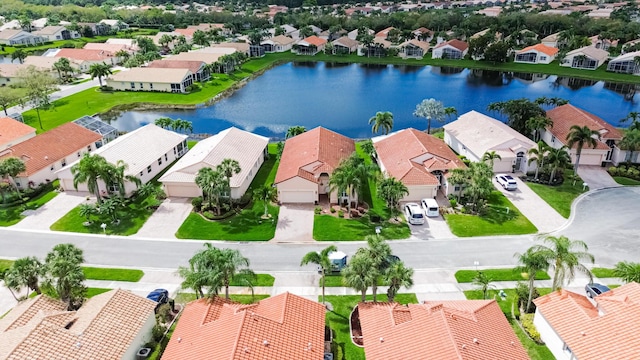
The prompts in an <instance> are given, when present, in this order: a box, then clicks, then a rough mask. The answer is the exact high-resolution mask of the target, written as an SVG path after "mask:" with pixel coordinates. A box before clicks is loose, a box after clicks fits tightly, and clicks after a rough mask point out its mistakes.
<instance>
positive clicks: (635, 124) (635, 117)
mask: <svg viewBox="0 0 640 360" xmlns="http://www.w3.org/2000/svg"><path fill="white" fill-rule="evenodd" d="M639 59H640V57H639ZM627 121H631V125H629V128H628V130H634V129H636V130H640V112H637V111H632V112H630V113H629V115H627V117H626V118H624V119H620V122H621V123H626V122H627Z"/></svg>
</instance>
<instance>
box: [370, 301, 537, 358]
mask: <svg viewBox="0 0 640 360" xmlns="http://www.w3.org/2000/svg"><path fill="white" fill-rule="evenodd" d="M358 312H359V316H360V324H361V327H362V336H363V342H364V349H365V355H366V357H367V359H388V360H401V359H402V360H404V359H415V358H421V359H433V360H442V359H447V360H448V359H464V360H486V359H498V358H500V359H509V360H519V359H522V360H524V359H529V356H528V354H527V352H526V351H525V350H524V348H523V347H522V345H521V344H520V341H519V340H518V338H517V337H516V335H515V333H514V332H513V330H512V329H511V326H510V325H509V322H508V321H507V319H506V318H505V316H504V314H503V313H502V311H501V310H500V307H499V306H498V304H497V303H496V301H495V300H463V301H442V302H425V303H424V304H409V305H407V306H404V305H399V304H395V303H360V304H358ZM417 354H421V355H420V356H417Z"/></svg>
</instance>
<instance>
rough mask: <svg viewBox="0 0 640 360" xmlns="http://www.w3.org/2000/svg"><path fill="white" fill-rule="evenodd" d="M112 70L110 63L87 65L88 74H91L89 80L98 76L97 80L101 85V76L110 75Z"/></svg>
mask: <svg viewBox="0 0 640 360" xmlns="http://www.w3.org/2000/svg"><path fill="white" fill-rule="evenodd" d="M112 73H113V72H112V71H111V65H107V64H106V63H104V62H103V63H102V64H91V66H90V67H89V75H91V80H93V79H95V78H98V82H99V83H100V86H101V87H102V78H103V77H107V76H109V75H111V74H112Z"/></svg>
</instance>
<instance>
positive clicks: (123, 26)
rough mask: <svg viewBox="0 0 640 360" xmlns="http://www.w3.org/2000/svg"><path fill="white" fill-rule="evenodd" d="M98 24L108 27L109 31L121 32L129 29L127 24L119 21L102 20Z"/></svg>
mask: <svg viewBox="0 0 640 360" xmlns="http://www.w3.org/2000/svg"><path fill="white" fill-rule="evenodd" d="M100 24H105V25H109V27H111V29H113V30H116V31H121V30H124V29H128V28H129V24H127V23H124V22H122V21H121V20H115V19H102V20H100Z"/></svg>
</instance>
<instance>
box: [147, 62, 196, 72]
mask: <svg viewBox="0 0 640 360" xmlns="http://www.w3.org/2000/svg"><path fill="white" fill-rule="evenodd" d="M204 65H206V63H205V62H204V61H195V60H154V61H152V62H151V63H150V64H149V65H147V67H148V68H161V69H189V71H191V72H192V73H193V74H195V73H197V72H198V71H200V69H201V68H202V67H203V66H204Z"/></svg>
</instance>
